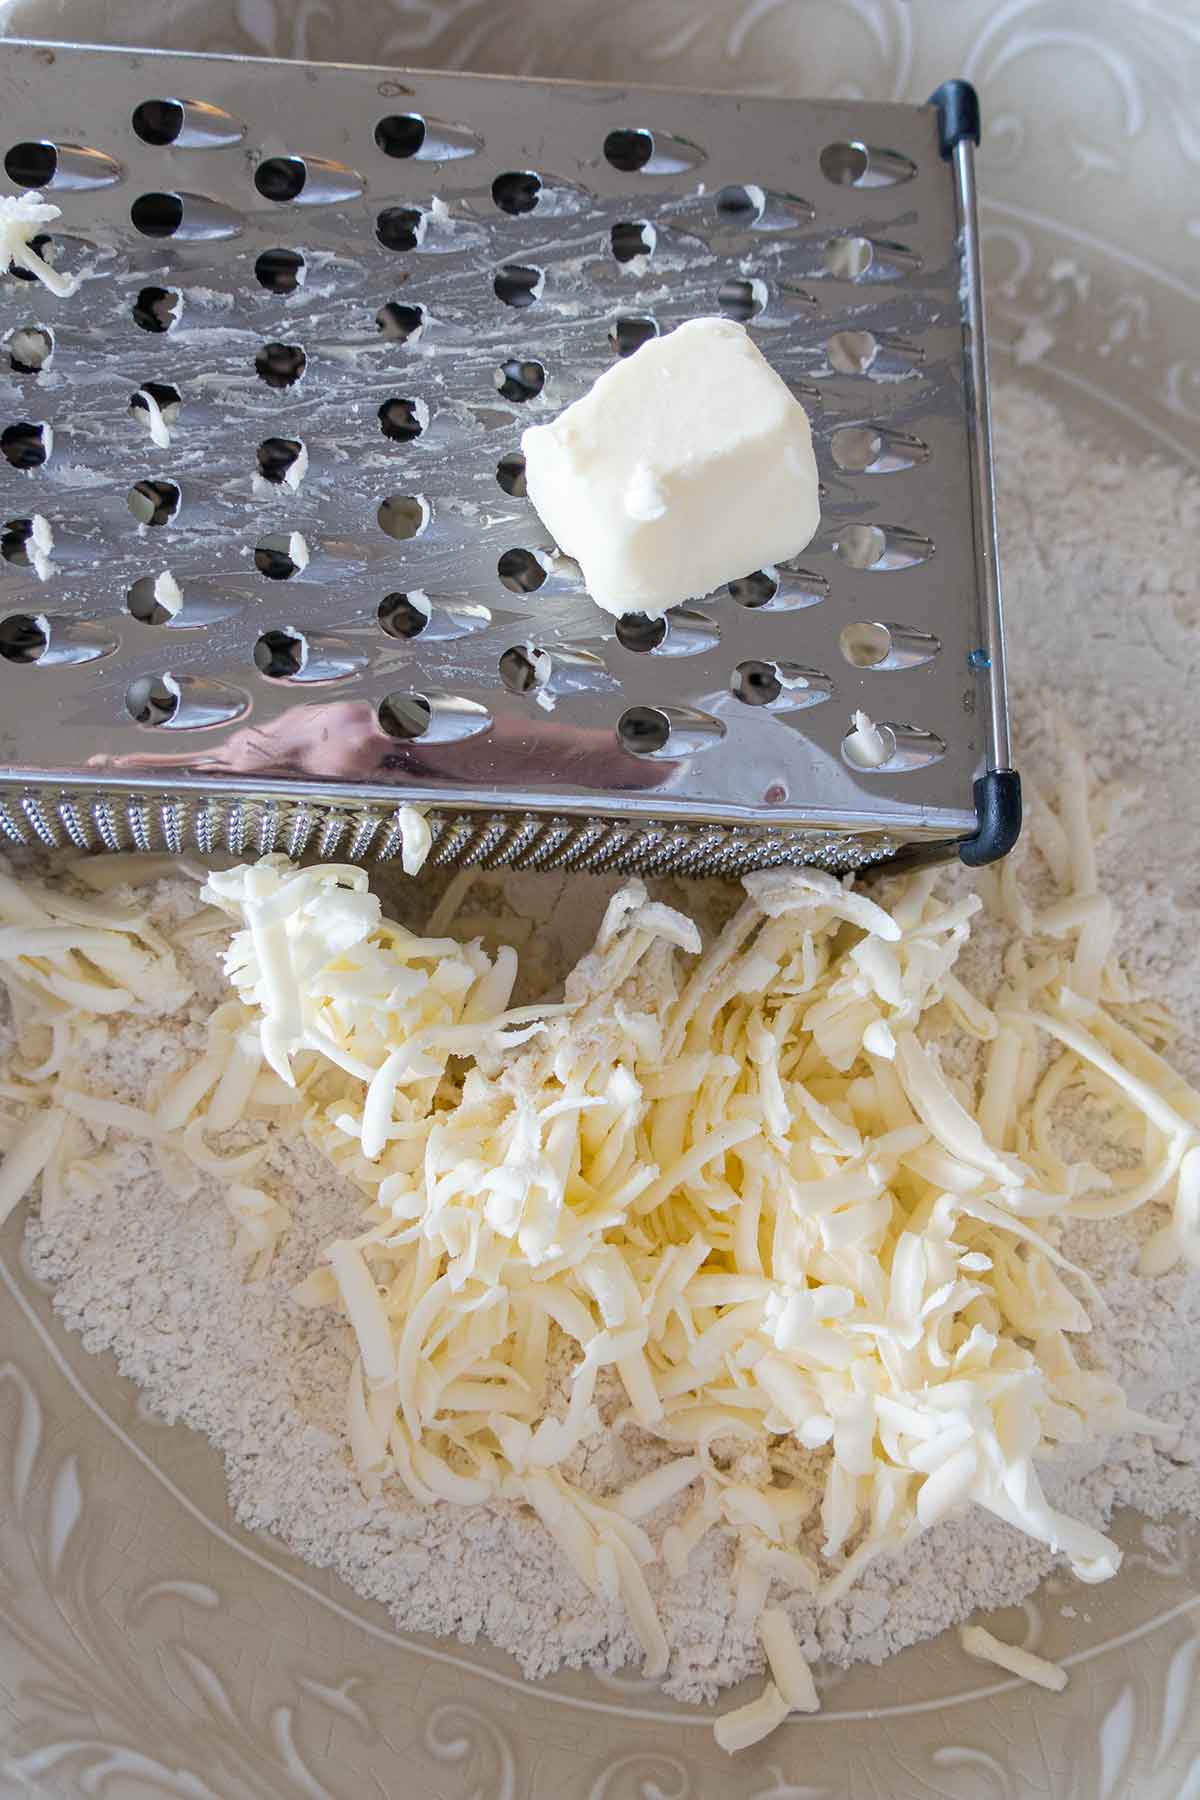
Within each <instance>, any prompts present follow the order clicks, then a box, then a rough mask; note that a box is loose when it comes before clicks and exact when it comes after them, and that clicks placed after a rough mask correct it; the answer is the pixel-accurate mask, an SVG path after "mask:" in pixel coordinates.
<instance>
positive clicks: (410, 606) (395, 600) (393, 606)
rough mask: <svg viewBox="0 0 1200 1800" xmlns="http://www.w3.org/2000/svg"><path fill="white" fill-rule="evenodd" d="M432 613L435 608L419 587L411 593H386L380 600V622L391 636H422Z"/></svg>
mask: <svg viewBox="0 0 1200 1800" xmlns="http://www.w3.org/2000/svg"><path fill="white" fill-rule="evenodd" d="M432 615H433V609H432V607H431V606H430V604H429V601H428V599H427V598H426V596H425V595H424V594H423V593H421V592H420V590H419V589H417V590H415V591H414V592H413V593H411V594H401V593H395V594H385V595H384V596H383V599H382V600H381V601H380V602H379V613H378V618H379V623H380V624H381V625H382V626H383V629H384V630H385V631H386V632H387V634H388V636H389V637H394V638H415V637H420V635H421V633H422V632H423V631H424V629H425V627H426V626H427V625H428V623H429V621H430V618H431V617H432Z"/></svg>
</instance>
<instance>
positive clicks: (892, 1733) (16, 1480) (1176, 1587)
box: [0, 0, 1200, 1800]
mask: <svg viewBox="0 0 1200 1800" xmlns="http://www.w3.org/2000/svg"><path fill="white" fill-rule="evenodd" d="M0 21H2V22H3V24H4V26H5V28H6V29H7V30H8V31H10V32H12V33H13V34H20V35H29V36H43V37H50V36H58V37H64V38H66V37H74V38H76V39H87V40H90V41H97V40H100V41H105V42H110V43H111V42H119V43H137V42H147V41H153V42H155V43H157V44H161V45H163V46H165V47H172V48H184V49H196V50H208V51H240V52H244V53H251V54H264V53H269V54H277V55H307V56H310V57H314V58H322V57H324V58H329V59H338V60H357V61H362V62H389V61H390V62H393V63H403V62H404V61H410V62H417V63H423V64H425V65H427V66H441V67H453V66H457V67H470V68H476V69H487V70H492V71H495V72H508V73H513V72H521V73H534V74H539V75H551V76H560V75H561V76H575V77H583V78H588V77H591V78H600V79H604V80H611V81H618V80H620V79H621V78H622V77H626V78H627V77H628V75H629V74H630V73H633V72H636V76H637V78H638V79H642V80H650V81H669V82H679V83H684V84H687V85H689V86H699V87H703V86H712V87H726V88H728V87H741V88H744V89H747V90H757V91H764V90H769V91H773V92H783V93H789V92H790V93H803V92H808V93H815V92H826V93H838V94H861V95H865V96H869V97H873V98H879V99H885V98H898V99H900V98H902V99H918V98H923V97H924V96H925V95H926V94H927V93H928V92H929V91H930V90H931V89H932V88H933V87H934V86H935V85H936V84H937V83H938V82H939V81H940V80H941V79H942V78H944V77H945V76H948V75H965V76H968V77H969V78H970V79H971V80H973V81H974V82H975V83H976V84H977V85H978V86H979V88H980V90H981V94H982V98H983V106H984V120H985V143H984V149H983V154H982V158H981V177H982V189H983V196H984V208H983V219H984V224H985V228H986V235H987V260H988V270H989V276H990V302H991V324H992V341H993V355H994V362H995V367H996V371H997V373H998V374H999V375H1005V374H1008V373H1009V372H1010V371H1011V369H1012V365H1013V362H1014V359H1015V360H1016V361H1018V362H1020V361H1021V360H1024V361H1025V363H1026V366H1027V367H1028V368H1029V370H1030V372H1031V378H1033V379H1036V380H1037V381H1038V383H1039V384H1041V385H1042V386H1044V388H1045V390H1046V391H1047V392H1050V393H1052V394H1053V395H1054V396H1055V398H1056V399H1057V400H1058V401H1059V403H1060V405H1062V406H1063V407H1064V408H1066V409H1067V410H1068V412H1069V413H1070V415H1071V416H1072V417H1074V418H1076V419H1077V420H1078V421H1079V423H1080V427H1081V429H1086V430H1089V431H1091V432H1093V433H1096V434H1097V435H1099V436H1102V437H1103V436H1107V437H1110V438H1119V439H1120V440H1121V441H1122V442H1123V443H1125V444H1126V445H1128V446H1131V447H1133V448H1135V449H1157V450H1159V451H1161V452H1165V453H1168V454H1170V455H1172V456H1174V457H1176V458H1180V459H1186V460H1188V461H1190V462H1192V463H1194V464H1195V463H1200V354H1198V353H1197V348H1196V345H1197V329H1198V326H1200V305H1198V302H1200V285H1198V280H1197V268H1198V267H1200V197H1198V196H1200V117H1198V115H1197V111H1196V106H1195V94H1196V92H1197V91H1198V89H1200V15H1198V14H1197V11H1196V8H1195V5H1194V4H1189V0H1174V4H1172V3H1171V0H1140V3H1139V0H1088V4H1086V5H1084V4H1081V3H1080V0H1006V3H1005V4H1003V5H994V4H991V3H990V0H954V4H952V5H951V4H947V0H911V3H909V0H809V3H807V4H806V3H804V0H710V3H709V4H697V3H696V0H613V4H612V5H610V6H609V7H608V8H606V9H605V8H601V7H599V6H591V7H587V8H585V7H584V6H582V5H579V4H564V3H563V0H532V3H527V0H430V4H427V5H415V4H405V5H400V4H399V3H398V0H360V3H359V4H358V5H357V6H355V7H354V8H353V9H351V8H350V7H348V6H343V5H337V4H336V3H335V0H325V3H324V4H322V0H172V3H171V4H163V5H161V6H159V7H158V8H155V7H154V5H153V0H57V3H56V0H16V3H15V4H10V5H9V6H7V7H5V6H3V5H0ZM20 1240H21V1221H20V1219H19V1218H16V1219H13V1220H11V1221H10V1222H9V1225H8V1227H7V1228H6V1230H5V1231H4V1232H3V1233H2V1234H0V1288H2V1290H3V1292H2V1293H0V1496H2V1507H0V1792H2V1793H3V1794H4V1795H8V1794H10V1793H11V1794H24V1793H27V1792H29V1793H37V1794H52V1795H61V1796H74V1795H78V1794H84V1793H87V1794H100V1795H104V1796H108V1797H109V1800H146V1797H147V1796H155V1797H157V1796H162V1795H180V1796H187V1797H189V1800H191V1797H193V1796H195V1797H208V1796H215V1797H216V1800H243V1797H250V1796H259V1795H277V1794H278V1795H283V1794H301V1795H309V1796H323V1795H330V1796H335V1797H337V1800H341V1797H342V1796H346V1797H347V1800H350V1797H353V1800H360V1797H361V1800H366V1796H369V1795H378V1796H383V1797H386V1800H426V1797H428V1800H434V1797H435V1796H436V1797H437V1800H718V1796H719V1797H721V1800H726V1797H730V1796H733V1797H742V1800H834V1797H835V1796H842V1795H847V1796H853V1797H855V1800H859V1797H862V1800H906V1797H911V1800H934V1796H937V1797H938V1800H1024V1797H1026V1796H1035V1795H1036V1796H1050V1797H1051V1800H1120V1797H1121V1796H1125V1795H1137V1796H1138V1800H1182V1797H1183V1796H1185V1795H1188V1796H1197V1795H1200V1709H1197V1708H1196V1706H1195V1704H1194V1692H1195V1687H1194V1682H1195V1673H1196V1668H1197V1659H1198V1656H1200V1638H1198V1637H1197V1635H1196V1626H1195V1609H1196V1607H1197V1606H1198V1605H1200V1582H1198V1581H1197V1571H1198V1570H1200V1554H1197V1551H1198V1545H1197V1534H1196V1533H1192V1534H1191V1535H1189V1534H1188V1533H1186V1532H1181V1533H1179V1534H1177V1536H1176V1538H1175V1542H1174V1549H1173V1551H1172V1553H1171V1555H1170V1556H1167V1555H1164V1554H1160V1553H1156V1552H1155V1551H1154V1550H1152V1549H1151V1548H1150V1546H1149V1544H1148V1542H1147V1541H1146V1539H1145V1537H1144V1536H1143V1529H1142V1527H1141V1525H1140V1524H1139V1522H1138V1521H1137V1520H1125V1521H1122V1522H1121V1524H1120V1526H1119V1529H1118V1536H1119V1537H1120V1538H1121V1540H1122V1542H1123V1543H1124V1545H1125V1547H1126V1550H1127V1557H1126V1563H1125V1568H1124V1570H1123V1571H1122V1574H1121V1576H1120V1577H1119V1578H1118V1579H1117V1580H1116V1581H1115V1582H1113V1583H1111V1584H1110V1585H1109V1586H1107V1587H1104V1588H1099V1589H1091V1590H1088V1592H1087V1601H1086V1607H1085V1606H1084V1605H1083V1604H1080V1605H1078V1606H1077V1607H1076V1609H1075V1610H1076V1614H1077V1616H1076V1617H1074V1618H1073V1619H1070V1620H1069V1621H1067V1620H1064V1619H1063V1618H1062V1616H1061V1610H1060V1608H1061V1600H1062V1595H1061V1594H1060V1595H1058V1596H1056V1597H1054V1599H1053V1601H1052V1603H1050V1604H1046V1603H1045V1599H1046V1597H1045V1596H1044V1595H1043V1596H1040V1597H1038V1598H1036V1599H1035V1600H1033V1601H1032V1602H1030V1603H1029V1604H1028V1605H1027V1606H1026V1607H1025V1608H1024V1609H1016V1610H1015V1611H1014V1613H1013V1615H1012V1616H1011V1617H1010V1618H1007V1619H1005V1618H1001V1620H1000V1625H999V1629H1002V1630H1007V1631H1008V1632H1009V1633H1010V1634H1015V1635H1024V1634H1036V1637H1037V1642H1038V1644H1039V1648H1040V1649H1041V1650H1042V1651H1043V1652H1044V1653H1046V1654H1049V1655H1052V1656H1060V1655H1061V1656H1063V1657H1064V1658H1065V1660H1066V1662H1067V1663H1068V1664H1069V1666H1070V1668H1071V1670H1072V1677H1073V1678H1072V1681H1071V1685H1070V1687H1069V1689H1068V1690H1067V1691H1066V1692H1065V1693H1063V1694H1061V1695H1051V1694H1048V1693H1043V1692H1040V1691H1038V1690H1035V1689H1031V1688H1029V1687H1026V1686H1023V1685H1021V1684H1019V1683H1017V1682H1015V1681H1011V1680H1009V1679H1007V1678H1005V1677H1003V1676H1000V1675H998V1673H997V1672H996V1671H994V1670H990V1669H988V1668H987V1667H984V1666H982V1665H980V1664H978V1663H973V1662H970V1661H968V1660H967V1659H966V1658H965V1657H963V1656H962V1654H961V1653H960V1651H959V1650H958V1648H957V1644H956V1643H955V1642H953V1641H951V1640H949V1639H943V1640H938V1641H937V1642H935V1643H933V1644H929V1645H925V1646H921V1647H918V1648H916V1649H914V1650H911V1651H908V1652H905V1653H904V1654H903V1655H901V1656H899V1657H897V1658H895V1659H893V1660H892V1661H891V1662H889V1663H888V1664H887V1665H886V1666H885V1667H884V1668H882V1669H867V1668H859V1669H855V1670H853V1671H851V1672H850V1673H848V1674H845V1675H839V1676H836V1677H835V1678H834V1679H832V1680H829V1681H827V1682H826V1683H825V1689H824V1700H825V1705H824V1710H823V1712H822V1713H821V1714H820V1715H819V1717H817V1718H815V1719H813V1720H806V1721H804V1722H801V1723H796V1724H793V1725H789V1726H787V1727H785V1728H784V1729H783V1730H782V1731H780V1732H779V1733H777V1734H776V1735H775V1736H774V1737H773V1738H771V1739H770V1740H769V1741H768V1742H767V1743H766V1744H764V1745H762V1746H760V1747H759V1748H758V1749H757V1750H755V1751H751V1752H749V1753H748V1754H747V1755H745V1756H744V1757H743V1758H740V1759H739V1760H738V1761H737V1762H736V1763H730V1762H729V1760H728V1759H726V1758H725V1757H724V1756H723V1755H722V1754H721V1752H720V1751H719V1750H717V1749H716V1747H715V1745H714V1744H713V1741H712V1737H711V1730H710V1724H711V1721H710V1718H709V1717H708V1716H706V1715H704V1714H702V1713H698V1712H696V1711H689V1710H688V1709H685V1708H683V1707H678V1706H675V1705H673V1704H671V1703H669V1702H666V1701H663V1700H662V1699H661V1697H659V1696H658V1695H657V1694H656V1693H655V1692H654V1691H653V1690H647V1688H646V1686H645V1684H644V1683H643V1682H642V1681H641V1679H640V1678H639V1677H638V1676H637V1675H636V1673H633V1672H630V1673H629V1674H627V1675H625V1676H622V1677H620V1678H617V1679H610V1680H606V1681H601V1680H599V1679H597V1678H595V1677H591V1676H589V1677H582V1676H575V1675H568V1676H564V1677H562V1678H560V1679H556V1680H553V1681H550V1682H547V1683H546V1684H544V1685H542V1686H536V1687H535V1686H531V1685H529V1684H527V1683H525V1682H523V1681H522V1680H520V1679H519V1678H518V1677H517V1675H516V1674H515V1672H514V1669H513V1666H512V1664H511V1663H510V1661H509V1660H508V1659H507V1658H506V1657H503V1656H500V1655H498V1654H494V1653H491V1652H489V1651H487V1650H476V1649H465V1648H462V1647H460V1646H458V1645H456V1644H449V1643H437V1642H432V1641H417V1640H413V1639H404V1638H401V1637H399V1636H398V1635H397V1634H396V1633H395V1632H394V1631H393V1630H392V1628H391V1626H390V1625H389V1623H388V1621H387V1619H386V1617H385V1616H384V1614H383V1612H382V1611H381V1610H380V1609H379V1608H378V1607H375V1606H370V1605H367V1604H365V1603H362V1602H360V1601H358V1600H357V1599H356V1598H355V1597H354V1596H353V1595H352V1594H350V1593H349V1592H348V1591H347V1590H346V1589H344V1588H342V1587H341V1586H339V1584H338V1583H337V1582H335V1581H334V1580H333V1579H331V1578H330V1577H328V1576H326V1575H325V1574H323V1573H321V1572H319V1571H315V1570H312V1569H309V1568H307V1567H305V1566H304V1565H302V1564H301V1563H299V1562H298V1561H296V1560H295V1559H294V1558H292V1557H291V1556H289V1555H288V1554H286V1553H285V1552H283V1551H281V1550H280V1549H279V1548H278V1546H277V1545H275V1544H274V1543H272V1542H270V1541H267V1540H266V1539H264V1538H261V1537H256V1536H253V1535H251V1534H248V1533H246V1532H244V1531H242V1530H241V1529H240V1528H239V1527H238V1526H237V1525H236V1524H235V1523H234V1522H233V1521H232V1519H231V1517H230V1515H229V1512H228V1509H227V1507H226V1504H225V1499H224V1485H223V1481H222V1477H221V1471H220V1467H219V1463H218V1459H217V1456H216V1455H215V1453H214V1452H213V1451H212V1450H210V1449H209V1448H208V1446H207V1445H206V1444H205V1443H204V1442H203V1441H201V1440H200V1439H199V1438H197V1437H196V1436H194V1435H193V1434H191V1433H189V1432H188V1431H186V1430H184V1429H182V1428H168V1427H165V1426H162V1425H160V1424H157V1423H155V1422H154V1421H153V1420H151V1419H148V1418H147V1417H146V1416H145V1415H144V1414H143V1412H142V1410H141V1409H140V1407H139V1401H138V1395H137V1392H136V1391H135V1389H133V1388H132V1387H131V1386H130V1385H129V1384H128V1383H127V1382H125V1381H123V1380H121V1379H120V1378H119V1377H118V1376H117V1375H116V1373H115V1371H114V1369H113V1367H112V1365H111V1362H110V1361H109V1360H107V1359H105V1358H93V1357H90V1356H88V1355H86V1354H85V1353H84V1352H83V1351H82V1350H81V1348H80V1346H79V1343H78V1341H77V1340H76V1339H74V1338H72V1337H70V1336H69V1335H68V1334H66V1333H65V1332H64V1331H63V1330H62V1329H61V1328H60V1326H59V1325H58V1324H57V1322H56V1320H55V1319H54V1317H53V1315H52V1313H51V1310H50V1307H49V1304H48V1302H47V1299H46V1297H45V1296H44V1295H43V1294H41V1293H39V1292H37V1291H36V1290H35V1289H34V1288H33V1286H32V1285H31V1284H30V1282H29V1281H28V1280H27V1278H26V1276H25V1274H24V1273H23V1271H22V1264H21V1249H20ZM1153 1541H1154V1542H1158V1541H1159V1540H1158V1539H1157V1538H1155V1539H1154V1540H1153ZM6 1758H7V1759H8V1774H7V1775H5V1774H4V1773H3V1772H2V1771H3V1767H4V1762H5V1759H6Z"/></svg>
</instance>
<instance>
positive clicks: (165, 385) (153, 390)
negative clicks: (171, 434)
mask: <svg viewBox="0 0 1200 1800" xmlns="http://www.w3.org/2000/svg"><path fill="white" fill-rule="evenodd" d="M151 400H153V402H154V404H155V406H157V408H158V412H159V420H156V419H155V417H154V414H153V412H152V410H151V407H150V401H151ZM182 405H183V396H182V394H181V393H180V392H179V389H178V388H177V387H176V386H175V385H174V383H173V382H170V381H143V383H142V385H141V387H140V388H138V390H137V392H136V393H134V394H130V396H129V410H130V412H131V413H132V414H133V416H134V418H135V419H136V420H137V422H138V424H139V425H141V426H142V427H143V429H144V430H146V431H148V432H150V433H151V434H153V431H154V428H155V425H156V424H157V423H159V421H161V423H162V424H163V425H164V426H165V427H166V428H167V430H168V431H169V430H170V429H171V427H172V426H173V425H174V424H175V423H176V422H177V421H178V418H179V409H180V407H181V406H182Z"/></svg>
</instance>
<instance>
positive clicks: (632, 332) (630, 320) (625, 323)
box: [608, 313, 659, 356]
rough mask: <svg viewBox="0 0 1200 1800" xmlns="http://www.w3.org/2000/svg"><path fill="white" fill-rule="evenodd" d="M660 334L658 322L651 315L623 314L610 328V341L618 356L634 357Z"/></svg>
mask: <svg viewBox="0 0 1200 1800" xmlns="http://www.w3.org/2000/svg"><path fill="white" fill-rule="evenodd" d="M658 333H659V325H658V320H657V319H656V318H654V317H652V315H651V314H650V313H622V314H621V316H620V318H618V319H614V320H613V322H612V325H611V326H610V327H609V332H608V341H609V345H610V346H611V348H612V349H613V350H614V351H615V352H616V354H617V355H618V356H632V355H633V353H634V351H635V350H640V349H641V347H642V345H643V344H648V343H649V342H650V339H651V338H656V337H657V336H658Z"/></svg>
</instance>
